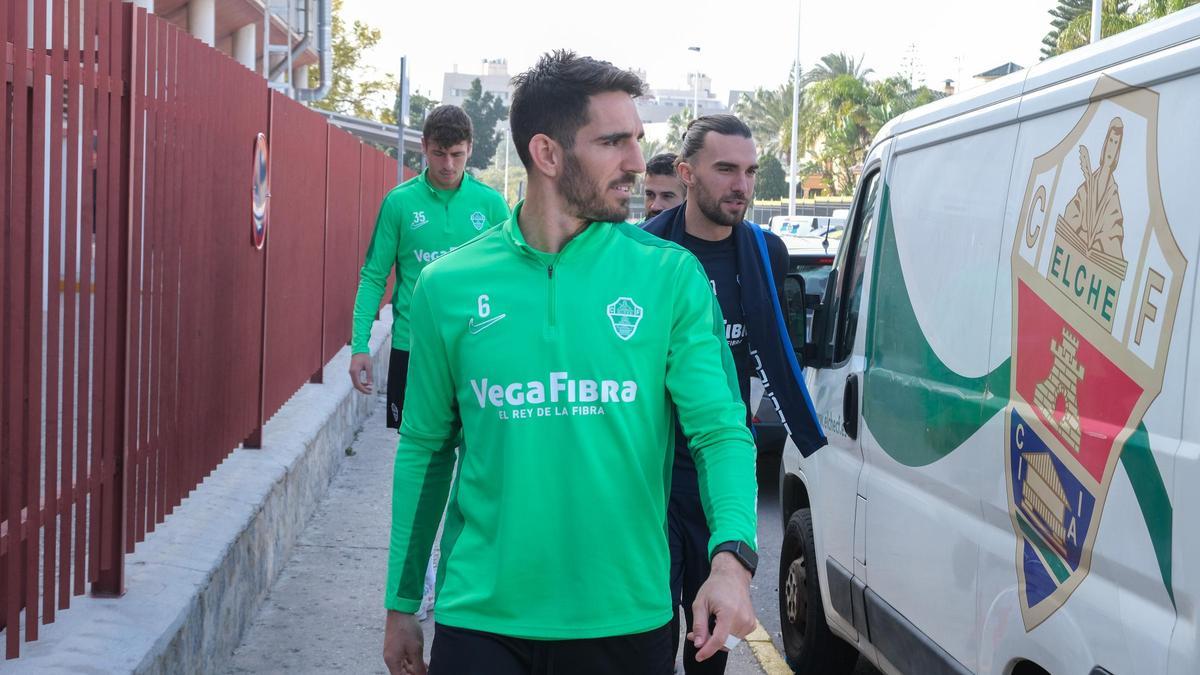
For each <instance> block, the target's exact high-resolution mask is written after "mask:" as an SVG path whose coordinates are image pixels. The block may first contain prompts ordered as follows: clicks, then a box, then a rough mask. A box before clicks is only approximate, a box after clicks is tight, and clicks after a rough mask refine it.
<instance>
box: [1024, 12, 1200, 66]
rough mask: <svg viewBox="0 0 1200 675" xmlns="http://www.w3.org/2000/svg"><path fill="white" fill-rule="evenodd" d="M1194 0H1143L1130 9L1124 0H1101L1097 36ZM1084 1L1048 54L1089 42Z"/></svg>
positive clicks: (1089, 19)
mask: <svg viewBox="0 0 1200 675" xmlns="http://www.w3.org/2000/svg"><path fill="white" fill-rule="evenodd" d="M1197 2H1200V0H1146V2H1145V3H1144V4H1142V5H1141V6H1139V7H1138V8H1137V9H1130V6H1129V2H1128V1H1127V0H1104V3H1103V5H1102V6H1101V9H1102V10H1103V14H1102V15H1101V20H1100V34H1101V37H1109V36H1111V35H1116V34H1117V33H1121V32H1123V31H1127V30H1129V29H1130V28H1136V27H1137V26H1140V25H1142V24H1144V23H1148V22H1150V21H1154V20H1155V19H1161V18H1162V17H1164V16H1166V15H1168V14H1170V13H1172V12H1177V11H1179V10H1181V9H1184V8H1186V7H1190V6H1192V5H1194V4H1196V3H1197ZM1086 4H1087V7H1086V8H1085V9H1084V10H1083V11H1081V12H1079V13H1078V14H1077V15H1076V16H1075V17H1074V18H1072V19H1071V20H1070V21H1069V22H1067V23H1066V25H1064V26H1063V27H1062V29H1061V30H1060V31H1059V32H1058V35H1057V39H1056V43H1055V49H1054V51H1053V53H1051V54H1048V55H1050V56H1053V55H1054V54H1063V53H1066V52H1069V51H1071V50H1072V49H1078V48H1079V47H1082V46H1084V45H1086V44H1088V43H1089V42H1091V36H1092V11H1091V3H1090V2H1089V3H1086ZM1047 37H1049V36H1047ZM1042 52H1043V53H1046V50H1045V49H1043V50H1042Z"/></svg>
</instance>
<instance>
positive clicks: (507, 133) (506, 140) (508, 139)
mask: <svg viewBox="0 0 1200 675" xmlns="http://www.w3.org/2000/svg"><path fill="white" fill-rule="evenodd" d="M511 142H512V130H510V129H508V128H507V127H506V128H505V129H504V201H506V202H507V201H508V146H509V144H510V143H511Z"/></svg>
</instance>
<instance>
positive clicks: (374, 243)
mask: <svg viewBox="0 0 1200 675" xmlns="http://www.w3.org/2000/svg"><path fill="white" fill-rule="evenodd" d="M428 172H429V170H428V169H426V170H425V171H422V172H421V173H420V175H418V176H416V177H414V178H410V179H409V180H406V181H404V182H403V183H401V184H400V185H398V186H396V187H395V188H393V189H392V191H391V192H389V193H388V194H387V196H386V197H384V198H383V204H382V205H380V207H379V217H378V218H377V219H376V221H375V233H374V234H373V235H371V246H370V247H369V248H368V249H367V257H366V261H365V262H364V263H363V266H362V272H361V273H360V274H359V277H358V294H357V295H356V296H355V298H354V333H353V337H352V338H351V340H350V349H351V352H352V353H354V354H361V353H364V352H367V351H369V347H368V346H367V343H368V342H369V341H370V339H371V324H372V323H373V322H374V321H375V318H376V317H377V316H378V315H379V301H380V300H381V299H382V298H383V293H384V290H385V289H386V288H387V277H388V274H389V273H390V272H391V271H392V265H395V266H396V269H397V272H396V287H395V290H394V291H393V292H392V316H393V318H394V319H395V322H394V323H393V324H392V346H393V347H395V348H396V349H404V350H407V349H408V331H409V328H408V326H409V323H408V306H409V302H410V301H411V300H412V294H413V287H414V286H415V285H416V283H417V275H418V274H420V273H421V270H422V269H424V268H425V266H426V265H428V264H429V263H431V262H433V261H434V260H436V259H438V258H440V257H442V256H444V255H446V254H447V253H449V252H450V251H451V250H453V249H454V248H455V247H457V246H461V245H463V244H464V243H465V242H468V241H470V240H471V238H472V237H476V236H478V235H479V233H480V232H483V231H484V230H486V229H488V228H489V227H493V226H495V225H498V224H500V223H502V222H504V221H505V220H506V219H507V218H508V204H506V203H505V202H504V198H503V197H501V196H500V193H499V192H496V191H495V190H493V189H492V188H490V187H488V186H486V185H484V184H483V183H480V182H479V181H478V180H476V179H475V178H473V177H471V174H469V173H464V174H463V179H462V183H461V184H460V185H459V186H458V188H457V189H454V190H439V189H438V188H435V187H434V186H433V184H431V183H430V182H429V180H428V178H427V177H426V174H427V173H428Z"/></svg>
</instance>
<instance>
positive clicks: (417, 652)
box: [383, 610, 425, 675]
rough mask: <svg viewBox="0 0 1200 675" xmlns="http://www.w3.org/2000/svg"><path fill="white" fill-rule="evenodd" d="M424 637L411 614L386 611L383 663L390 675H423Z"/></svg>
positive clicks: (415, 618)
mask: <svg viewBox="0 0 1200 675" xmlns="http://www.w3.org/2000/svg"><path fill="white" fill-rule="evenodd" d="M424 651H425V636H424V634H422V633H421V624H420V623H419V622H418V621H417V617H415V616H413V615H412V614H405V613H403V612H395V611H391V610H388V613H387V626H386V627H385V628H384V632H383V662H384V663H385V664H387V669H388V672H389V673H391V675H425V658H424Z"/></svg>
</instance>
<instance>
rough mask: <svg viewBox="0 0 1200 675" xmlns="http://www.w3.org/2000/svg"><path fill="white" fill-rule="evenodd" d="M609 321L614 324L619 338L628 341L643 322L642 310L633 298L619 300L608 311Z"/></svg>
mask: <svg viewBox="0 0 1200 675" xmlns="http://www.w3.org/2000/svg"><path fill="white" fill-rule="evenodd" d="M607 314H608V320H609V321H611V322H612V327H613V330H614V331H616V333H617V337H619V338H621V339H622V340H628V339H629V338H631V337H633V334H634V332H636V331H637V327H638V323H640V322H641V320H642V308H641V307H639V306H638V304H637V303H636V302H634V301H633V299H632V298H628V297H625V296H622V297H619V298H617V299H616V300H615V301H613V303H612V304H610V305H609V306H608V309H607Z"/></svg>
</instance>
